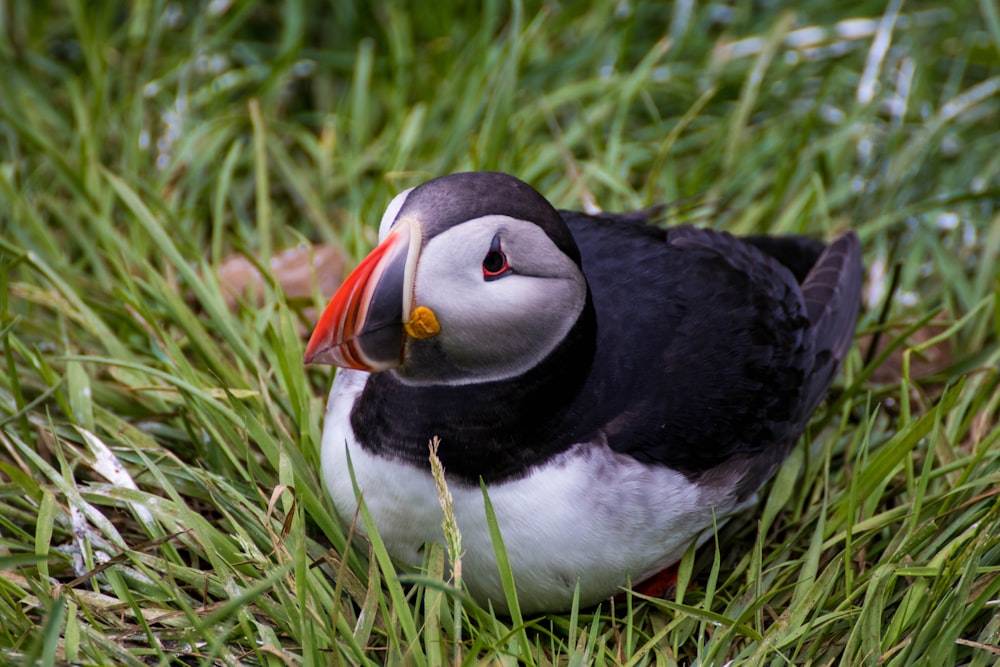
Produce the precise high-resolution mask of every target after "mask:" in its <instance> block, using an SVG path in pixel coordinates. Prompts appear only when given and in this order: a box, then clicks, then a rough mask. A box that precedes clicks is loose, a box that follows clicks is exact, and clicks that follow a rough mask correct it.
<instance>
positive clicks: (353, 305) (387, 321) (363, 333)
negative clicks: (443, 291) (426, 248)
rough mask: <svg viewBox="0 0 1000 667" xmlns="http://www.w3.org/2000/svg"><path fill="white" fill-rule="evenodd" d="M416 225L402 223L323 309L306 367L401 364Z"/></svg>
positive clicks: (384, 367)
mask: <svg viewBox="0 0 1000 667" xmlns="http://www.w3.org/2000/svg"><path fill="white" fill-rule="evenodd" d="M420 233H421V230H420V225H419V224H418V223H416V222H415V221H412V220H405V219H404V220H400V221H399V222H398V223H397V224H396V228H395V229H394V230H392V233H390V234H389V235H388V236H387V237H386V238H385V240H384V241H382V243H380V244H379V245H378V247H376V248H375V250H373V251H372V252H371V254H370V255H368V256H367V257H365V259H364V260H362V262H361V264H359V265H358V267H357V268H356V269H354V271H353V272H352V273H351V275H349V276H348V277H347V280H345V281H344V284H343V285H341V287H340V289H339V290H337V293H336V294H334V295H333V298H332V299H331V300H330V303H329V304H328V305H327V307H326V309H325V310H324V311H323V314H322V316H320V318H319V322H318V323H317V324H316V329H315V330H314V331H313V334H312V337H310V339H309V344H308V345H307V346H306V354H305V363H307V364H330V365H333V366H342V367H344V368H354V369H357V370H364V371H384V370H388V369H390V368H396V367H398V366H399V365H400V364H401V363H402V361H403V352H404V346H405V344H406V331H407V330H408V327H406V323H407V321H408V320H409V316H410V306H411V303H410V302H411V300H412V294H413V273H414V268H415V266H416V254H417V253H418V252H419V250H420Z"/></svg>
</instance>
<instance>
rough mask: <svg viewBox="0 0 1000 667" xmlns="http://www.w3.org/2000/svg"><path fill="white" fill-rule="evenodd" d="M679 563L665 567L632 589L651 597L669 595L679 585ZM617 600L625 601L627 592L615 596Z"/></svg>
mask: <svg viewBox="0 0 1000 667" xmlns="http://www.w3.org/2000/svg"><path fill="white" fill-rule="evenodd" d="M679 565H680V564H679V563H674V564H673V565H670V566H667V567H665V568H663V569H662V570H660V571H659V572H657V573H656V574H654V575H653V576H651V577H649V578H648V579H645V580H643V581H641V582H640V583H638V584H636V585H635V586H633V587H632V591H633V592H634V593H638V594H639V595H646V596H648V597H651V598H664V597H667V595H668V594H669V593H670V592H671V591H673V589H674V586H676V585H677V570H678V567H679ZM615 600H616V601H618V602H622V601H624V600H625V594H624V593H619V594H618V595H616V596H615Z"/></svg>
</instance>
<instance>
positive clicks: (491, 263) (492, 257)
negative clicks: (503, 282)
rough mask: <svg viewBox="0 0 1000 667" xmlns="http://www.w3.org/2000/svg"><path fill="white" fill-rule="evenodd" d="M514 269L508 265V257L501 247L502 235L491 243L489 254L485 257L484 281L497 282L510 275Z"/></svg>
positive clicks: (496, 236) (495, 236)
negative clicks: (498, 279)
mask: <svg viewBox="0 0 1000 667" xmlns="http://www.w3.org/2000/svg"><path fill="white" fill-rule="evenodd" d="M511 271H512V269H511V268H510V264H508V263H507V255H505V254H504V252H503V249H502V248H501V247H500V234H496V235H494V237H493V240H492V241H490V249H489V252H487V253H486V256H485V257H483V280H496V279H497V278H502V277H503V276H505V275H507V274H508V273H510V272H511Z"/></svg>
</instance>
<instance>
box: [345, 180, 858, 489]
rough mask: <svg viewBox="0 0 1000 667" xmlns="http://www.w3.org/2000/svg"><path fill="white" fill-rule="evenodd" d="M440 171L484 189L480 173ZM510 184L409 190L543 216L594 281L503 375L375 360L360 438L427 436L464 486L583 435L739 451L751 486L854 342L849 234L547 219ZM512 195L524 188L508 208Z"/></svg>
mask: <svg viewBox="0 0 1000 667" xmlns="http://www.w3.org/2000/svg"><path fill="white" fill-rule="evenodd" d="M449 178H451V179H454V178H455V177H454V176H452V177H449ZM506 178H509V177H506ZM511 180H513V179H511ZM435 182H437V183H440V180H439V181H431V182H430V183H431V184H433V183H435ZM515 182H516V183H520V182H519V181H515ZM484 183H486V185H484ZM427 185H429V184H425V185H424V186H421V187H422V188H425V187H427ZM449 185H450V186H453V187H454V186H457V185H462V186H463V187H472V186H475V187H479V188H481V189H483V192H484V193H489V192H491V190H490V189H489V187H487V186H488V185H489V184H488V182H484V181H482V180H481V179H480V180H477V179H475V178H473V179H470V182H469V183H464V184H459V183H455V182H454V181H453V182H451V183H449ZM527 190H528V191H530V192H531V193H534V191H533V190H531V189H530V188H528V189H527ZM423 194H424V195H426V194H427V193H423ZM522 194H523V193H520V192H517V193H513V195H509V194H507V195H503V196H502V197H499V198H498V197H495V196H494V197H493V198H492V199H490V198H489V197H487V196H486V195H482V196H480V197H478V198H477V197H464V198H463V201H466V202H469V201H472V202H476V201H480V202H483V203H482V205H481V206H479V208H482V209H483V210H482V211H479V210H478V209H477V210H476V211H473V212H472V213H469V212H468V210H465V211H464V212H461V211H459V210H457V209H456V210H455V211H454V212H453V213H454V215H452V216H450V218H449V219H448V220H446V221H443V222H442V219H441V217H439V214H440V211H441V210H451V208H455V207H454V206H452V205H451V203H450V202H451V201H452V200H451V199H449V198H448V196H445V195H442V197H440V198H434V197H427V196H421V197H420V198H416V197H412V196H411V198H410V200H408V201H412V202H419V203H420V204H421V205H422V206H423V207H426V208H427V210H429V211H432V212H436V213H435V214H436V215H438V217H435V216H426V215H423V216H422V217H424V218H428V217H429V219H431V220H437V221H438V223H439V226H444V227H447V226H449V225H453V224H458V223H460V222H461V221H462V220H467V219H470V218H471V217H474V215H473V214H477V215H483V214H485V213H484V211H486V212H496V210H498V209H499V210H501V211H503V212H504V213H507V214H510V215H513V214H516V215H517V217H520V218H522V219H528V220H538V219H541V220H544V221H545V223H544V225H545V230H546V233H547V234H548V235H549V237H550V238H553V240H554V241H555V242H556V244H557V246H558V247H559V248H560V249H561V250H563V251H564V252H566V254H567V255H568V256H570V257H572V258H573V259H574V260H577V261H578V263H579V264H580V265H581V266H582V268H583V272H584V275H585V276H586V279H587V282H588V285H589V295H588V301H587V304H586V305H585V307H584V309H583V311H582V313H581V315H580V317H579V319H578V320H577V322H576V324H575V325H574V327H573V328H572V330H571V331H570V333H569V335H568V336H567V337H566V339H565V340H564V341H563V342H562V343H561V344H560V345H559V346H558V347H557V348H556V349H555V350H554V351H553V352H552V353H551V354H550V355H549V356H548V357H547V358H546V359H545V360H544V361H543V362H542V363H541V364H539V365H538V366H536V367H535V368H534V369H532V370H530V371H528V372H527V373H525V374H523V375H521V376H518V377H515V378H510V379H506V380H500V381H494V382H486V383H480V384H472V385H468V384H464V385H459V386H455V385H448V384H441V385H431V386H426V385H424V386H411V385H408V384H404V383H403V382H401V381H400V380H399V378H397V377H395V376H394V375H393V374H392V373H377V374H373V375H372V376H371V377H370V378H369V379H368V381H367V384H366V386H365V389H364V391H363V392H362V394H361V395H360V397H359V398H358V400H357V402H356V404H355V406H354V408H353V411H352V413H351V424H352V428H353V430H354V432H355V434H356V436H357V438H358V440H359V441H360V443H361V444H362V445H363V446H365V447H366V448H367V449H369V450H370V451H373V452H376V453H379V454H382V455H385V456H389V457H390V458H395V459H402V460H406V461H409V462H411V463H413V464H414V465H417V466H420V467H426V466H427V442H428V440H429V439H430V438H432V437H434V436H437V437H440V438H441V440H442V442H443V443H445V445H444V446H442V447H441V449H440V450H439V452H438V454H439V456H440V458H441V460H442V463H443V464H444V466H445V469H446V470H447V471H448V474H449V478H450V479H453V480H456V481H459V482H465V483H468V484H473V485H476V484H478V483H479V480H480V479H483V480H485V481H486V482H500V481H505V480H510V479H515V478H518V477H521V476H523V475H525V474H526V473H527V472H528V471H530V470H531V469H532V468H533V467H534V466H537V465H539V464H541V463H543V462H545V461H548V460H551V459H552V458H553V457H555V456H557V455H558V454H560V453H561V452H564V451H566V450H567V449H569V448H570V447H571V446H572V445H573V444H574V443H580V442H591V441H593V442H600V441H606V442H607V444H608V446H609V447H611V448H612V449H613V450H616V451H618V452H622V453H627V454H629V455H630V456H632V457H634V458H636V459H638V460H640V461H643V462H649V463H657V464H661V465H665V466H669V467H671V468H675V469H677V470H679V471H681V472H683V473H684V474H685V475H687V476H688V477H689V478H692V479H696V478H698V477H699V476H701V475H703V474H704V473H706V472H708V471H710V470H712V469H714V468H716V467H717V466H719V465H720V464H723V463H725V462H727V461H732V460H734V459H735V458H739V457H744V458H746V460H748V461H752V465H748V466H747V469H746V473H745V474H744V475H743V476H742V479H741V480H740V481H739V488H738V491H739V492H740V495H749V494H751V493H752V492H753V491H755V490H756V489H757V488H758V487H759V485H760V484H761V483H763V481H765V480H766V478H767V476H769V475H770V474H771V472H773V470H774V468H775V467H776V466H777V465H778V463H780V461H781V460H782V459H783V458H784V457H785V456H786V455H787V453H788V450H789V449H790V448H791V446H792V445H793V444H794V443H795V441H796V440H797V438H798V437H799V435H800V434H801V432H802V430H803V428H804V426H805V423H806V421H807V420H808V418H809V415H810V414H811V412H812V411H813V410H814V409H815V407H816V405H817V404H818V403H819V401H820V400H821V399H822V396H823V394H824V392H825V390H826V388H827V387H828V386H829V383H830V382H831V380H832V376H833V374H834V373H836V370H837V368H838V366H839V364H840V362H841V361H842V360H843V358H844V356H845V355H846V353H847V350H848V349H849V347H850V344H851V337H852V333H853V330H854V326H855V321H856V314H857V310H858V302H859V295H860V283H861V273H862V271H861V263H860V252H859V248H858V241H857V238H856V236H855V235H854V234H853V233H851V232H848V233H847V234H845V235H844V236H842V237H840V238H839V239H838V240H837V241H836V242H835V243H834V244H832V245H830V246H827V245H825V244H823V243H822V242H819V241H816V240H812V239H806V238H802V237H749V238H747V239H745V240H741V239H738V238H736V237H733V236H731V235H729V234H725V233H720V232H714V231H709V230H700V229H694V228H691V227H674V228H668V229H663V228H659V227H656V226H652V225H649V224H645V221H644V220H643V219H642V216H641V215H637V214H634V213H633V214H627V215H623V216H621V217H616V216H613V215H601V216H598V217H595V216H588V215H585V214H582V213H574V212H566V211H562V212H560V215H561V217H562V221H560V220H559V219H558V218H555V219H553V218H552V217H551V215H550V213H549V212H551V211H552V209H551V207H549V206H548V204H547V202H545V200H544V199H541V198H540V196H538V195H537V193H535V194H534V195H532V196H531V197H529V198H528V199H525V198H523V197H521V196H520V195H522ZM509 196H513V197H514V198H513V199H512V200H505V199H504V197H509ZM452 198H453V195H452ZM536 198H537V199H536ZM538 200H540V201H541V202H543V203H544V205H542V204H540V203H539V202H538ZM498 201H499V202H500V203H498ZM505 201H507V203H504V202H505ZM509 201H517V202H520V203H519V204H518V205H517V206H516V207H515V208H516V211H514V213H510V212H509V209H510V205H509ZM409 205H410V204H409V203H408V204H406V205H404V208H403V209H402V211H401V212H400V215H404V214H407V213H408V211H407V206H409ZM411 213H415V214H420V213H421V212H420V211H413V212H411ZM446 217H448V216H446ZM451 218H454V219H451ZM563 222H564V223H565V225H563ZM429 235H430V234H429ZM577 249H578V253H579V254H578V255H577V254H576V252H575V251H577Z"/></svg>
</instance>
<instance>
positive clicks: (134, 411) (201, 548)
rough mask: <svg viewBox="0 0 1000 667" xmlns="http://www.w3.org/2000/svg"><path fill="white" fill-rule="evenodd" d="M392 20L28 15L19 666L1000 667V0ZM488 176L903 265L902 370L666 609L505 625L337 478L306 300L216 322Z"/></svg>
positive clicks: (818, 428) (13, 117)
mask: <svg viewBox="0 0 1000 667" xmlns="http://www.w3.org/2000/svg"><path fill="white" fill-rule="evenodd" d="M363 4H364V3H347V2H343V3H339V2H333V3H320V2H313V1H310V0H298V1H297V2H290V3H285V4H278V3H266V2H263V1H262V0H245V1H244V2H236V3H232V4H231V5H230V4H226V3H222V2H214V3H204V2H171V3H166V2H149V1H147V2H135V3H131V5H128V6H126V5H125V4H124V3H122V4H121V5H120V6H115V3H84V2H82V1H80V0H75V1H74V0H69V1H68V2H66V3H49V2H42V3H34V2H28V1H27V0H12V1H11V2H5V3H0V35H2V37H0V68H2V72H3V76H0V351H2V357H3V362H2V363H3V364H4V366H5V371H6V372H5V373H4V374H3V375H2V376H0V663H8V662H9V663H21V664H58V663H65V662H72V663H76V664H125V665H145V664H164V665H166V664H227V665H228V664H234V665H235V664H247V665H257V664H262V665H265V664H266V665H296V664H305V665H317V664H319V665H327V664H354V663H401V662H404V663H409V664H417V665H425V664H426V665H439V664H448V663H458V662H467V663H479V662H485V663H490V664H493V663H500V664H514V663H517V662H524V663H527V664H537V665H548V664H558V665H584V664H605V663H609V662H624V663H627V664H632V665H644V664H655V665H671V664H700V665H721V664H723V663H724V662H726V661H732V664H741V665H742V664H762V665H775V666H777V665H790V664H794V665H804V664H813V665H828V664H838V663H839V664H848V665H875V664H886V665H903V664H926V665H957V664H962V665H992V664H995V663H996V661H997V660H998V659H1000V657H998V656H1000V491H998V490H1000V426H998V413H1000V390H998V382H1000V379H998V373H997V367H998V364H1000V344H998V339H1000V278H998V268H997V266H998V252H1000V6H998V5H997V4H996V2H995V1H993V0H982V1H981V2H978V3H976V2H963V1H961V0H960V1H959V3H958V4H955V3H940V4H939V5H936V4H932V3H926V2H924V3H921V2H915V3H907V4H903V5H902V6H900V5H899V4H898V3H897V4H891V5H890V7H889V9H888V10H887V9H886V7H885V6H884V5H881V4H879V3H874V2H861V3H853V4H852V5H851V6H843V5H842V6H839V7H840V8H837V9H834V8H835V7H838V5H836V4H835V3H825V2H819V1H818V0H807V1H806V2H804V3H801V4H800V6H799V7H798V8H797V9H796V11H795V12H794V13H793V12H785V11H780V10H778V9H777V8H775V7H773V5H775V4H777V3H750V2H742V3H736V4H732V5H722V4H720V3H715V4H696V3H690V2H678V3H677V4H675V5H673V6H668V5H660V4H658V3H643V2H632V3H627V2H622V3H618V2H609V3H606V4H605V5H598V6H593V5H592V3H589V2H578V1H574V0H570V1H569V2H562V3H545V4H538V3H531V4H523V3H520V2H515V3H513V4H507V3H500V2H488V3H486V4H485V6H483V7H482V8H480V9H471V8H469V7H467V6H465V3H461V4H460V3H457V2H450V1H449V0H444V1H443V2H436V3H425V4H426V5H427V6H426V7H422V8H421V9H420V10H419V11H417V10H414V11H408V10H407V8H406V7H405V5H404V4H403V3H398V2H387V3H373V4H378V5H379V7H378V8H377V9H363V8H362V5H363ZM219 7H222V8H223V9H224V10H223V11H218V8H219ZM213 12H215V13H213ZM858 19H860V20H861V21H854V22H849V23H844V22H845V21H852V20H858ZM813 28H815V29H816V31H811V29H813ZM847 28H849V29H851V30H853V31H854V33H852V34H844V31H843V29H847ZM803 40H810V43H808V44H804V43H803ZM878 44H883V45H885V46H886V47H887V48H884V49H880V48H878ZM469 168H483V169H500V170H504V171H508V172H511V173H513V174H516V175H518V176H520V177H521V178H524V179H525V180H527V181H529V182H531V183H532V184H534V185H535V186H536V187H537V188H538V189H539V190H540V191H541V192H543V193H545V194H546V195H547V196H549V197H550V199H552V201H554V202H555V203H556V204H557V205H560V206H564V207H576V208H578V207H581V206H584V205H585V204H587V203H590V202H593V203H596V204H598V205H599V206H600V207H602V208H603V209H605V210H609V211H610V210H621V209H627V208H637V207H642V206H647V205H650V204H653V203H657V202H661V201H672V200H682V201H683V205H681V206H679V207H677V208H676V209H674V210H672V212H671V220H670V223H680V222H694V223H697V224H702V225H709V226H712V227H715V228H720V229H726V230H730V231H733V232H738V233H746V232H802V233H810V234H815V235H819V236H829V235H831V234H833V233H835V232H836V231H837V230H842V229H845V228H848V227H851V228H853V229H855V230H857V232H858V234H859V235H860V236H861V239H862V241H863V245H864V249H865V260H866V263H867V265H868V267H869V269H870V271H871V273H872V274H873V275H874V274H878V273H881V274H882V275H884V280H882V281H876V282H877V283H878V282H881V284H882V285H883V288H882V289H881V290H879V289H874V290H873V291H872V295H871V297H870V303H869V305H868V308H867V309H866V311H865V313H864V314H863V316H862V320H861V324H860V332H861V333H862V334H872V333H876V332H878V333H879V335H880V338H881V340H882V341H883V342H889V343H890V344H891V347H892V348H893V349H896V350H897V351H902V357H901V358H898V357H897V358H893V359H890V360H888V361H887V360H886V355H869V354H868V350H869V345H870V339H868V338H864V339H859V344H858V345H857V347H856V350H855V351H854V352H852V354H851V357H850V358H849V360H848V362H847V364H846V367H845V369H844V372H843V374H842V379H841V380H840V381H839V383H838V385H837V389H836V390H835V391H834V392H833V393H832V394H831V399H830V400H829V401H828V402H827V403H826V404H825V406H824V407H823V408H821V410H820V411H819V412H818V413H817V417H816V420H815V421H814V424H813V425H812V427H811V428H810V430H809V432H808V433H807V435H806V437H805V438H804V441H805V442H804V443H803V444H802V445H800V446H799V447H798V448H797V449H796V450H795V452H794V453H793V455H792V457H791V458H790V460H789V461H788V463H787V464H786V465H785V466H784V467H783V468H782V469H781V471H780V472H779V474H778V475H777V477H776V479H775V481H774V483H773V484H772V485H771V487H770V494H769V496H767V497H766V500H764V501H763V502H762V504H761V508H760V510H759V511H758V512H756V513H754V514H748V515H747V516H745V517H742V518H741V519H739V520H736V521H733V522H731V523H730V524H729V525H728V526H727V527H726V528H724V529H723V530H722V532H721V534H720V535H719V537H718V540H717V541H716V542H715V543H714V546H711V545H710V546H707V547H706V548H704V549H702V550H701V551H700V552H698V553H697V554H695V553H690V554H689V555H688V557H686V558H685V560H684V561H683V563H682V568H681V581H680V585H679V587H678V591H677V593H676V595H675V596H674V597H673V598H672V599H669V600H662V601H652V600H641V599H639V598H638V597H629V598H628V599H626V600H625V601H624V602H619V603H616V604H613V605H612V604H610V603H608V604H604V605H602V606H601V607H600V608H599V609H598V610H591V609H576V610H573V611H572V612H571V613H567V614H566V615H562V616H542V617H524V618H521V617H520V615H518V614H514V618H515V619H517V620H516V621H512V620H511V619H508V618H504V617H497V616H496V615H494V614H492V613H491V612H490V611H489V610H483V609H480V608H478V607H477V606H476V605H474V604H473V603H471V602H469V601H468V600H467V599H466V598H465V597H463V596H462V595H461V594H460V592H457V591H456V590H455V588H454V587H453V586H452V585H451V583H450V580H449V577H450V570H449V567H448V565H447V559H446V556H445V550H444V548H434V549H430V550H429V551H428V559H427V564H426V568H425V570H424V571H422V572H418V573H409V574H405V575H404V576H402V578H400V577H397V575H396V573H394V572H393V570H392V568H391V564H390V563H389V562H388V557H387V555H386V553H385V550H384V548H383V547H382V546H381V544H380V543H379V542H378V540H372V541H371V542H370V543H369V542H368V541H366V540H363V539H361V538H360V537H358V536H356V535H355V534H354V533H353V531H350V530H348V529H345V528H342V527H341V526H339V525H337V523H336V522H335V521H334V519H333V515H332V511H331V507H330V503H329V501H328V500H327V498H326V496H325V492H324V490H323V488H322V486H321V483H320V479H319V474H318V447H319V442H320V433H321V423H320V417H321V415H322V413H323V405H324V400H325V393H326V391H327V388H328V386H329V382H330V372H329V371H328V370H326V369H309V370H308V371H306V370H304V369H303V367H302V364H301V357H302V348H303V341H302V338H301V335H300V334H301V324H302V322H303V321H304V315H303V309H304V308H305V307H307V306H312V305H316V304H318V303H320V299H319V297H318V295H317V296H316V297H315V298H314V299H286V298H285V297H284V296H283V295H282V293H281V292H280V291H279V290H276V289H274V284H273V283H269V285H268V288H267V290H266V294H265V297H264V299H263V302H262V303H261V304H256V303H253V302H250V301H245V302H244V303H243V304H242V306H241V307H240V308H239V309H238V311H237V312H235V313H233V312H230V311H229V310H228V309H227V308H226V305H225V301H224V298H223V295H222V293H221V292H220V286H219V281H218V278H217V274H216V269H217V268H218V267H219V265H220V263H221V262H222V260H223V258H224V257H226V256H227V255H229V254H230V253H233V252H241V253H246V254H247V255H249V256H250V257H252V258H253V259H254V261H256V262H258V263H260V264H261V265H264V266H266V265H267V260H268V258H269V256H270V255H272V254H273V253H275V252H277V251H278V250H280V249H282V248H285V247H288V246H292V245H295V244H298V243H300V242H301V241H303V240H312V241H323V242H335V243H338V244H341V245H342V246H343V247H344V248H346V250H347V252H348V253H349V255H350V256H351V257H354V258H358V257H360V256H361V255H362V254H363V253H364V252H366V251H367V250H368V249H369V248H370V247H371V246H372V244H373V242H374V236H375V230H374V227H375V225H376V224H377V221H378V219H379V217H380V215H381V211H382V209H383V207H384V206H385V205H386V204H387V203H388V201H389V199H390V198H391V196H392V195H394V194H396V193H398V192H399V191H400V190H402V189H403V188H405V187H409V186H411V185H415V184H417V183H419V182H421V181H423V180H426V179H427V178H430V177H432V176H436V175H440V174H443V173H447V172H451V171H457V170H462V169H469ZM879 267H881V269H880V268H879ZM876 287H877V285H876ZM932 318H938V319H939V320H940V322H939V324H941V326H940V327H938V328H936V329H933V330H932V331H931V335H933V336H936V338H933V339H930V340H928V336H926V335H922V334H923V332H926V331H928V329H927V328H926V325H927V323H928V321H930V320H931V319H932ZM929 353H936V354H937V355H938V358H939V360H938V361H937V362H936V363H935V364H934V365H933V367H932V368H930V369H927V368H925V367H923V366H922V365H921V363H920V360H921V359H922V358H923V357H924V356H926V355H927V354H929ZM941 357H943V360H941ZM876 368H878V369H880V370H879V373H878V374H875V375H873V372H874V371H875V370H876ZM361 520H363V517H359V521H361Z"/></svg>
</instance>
